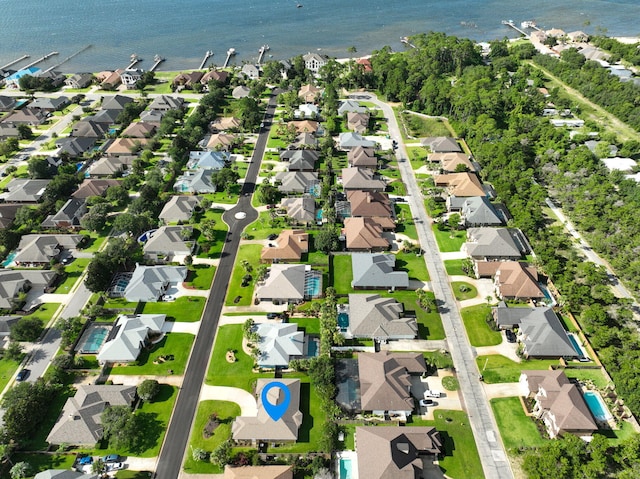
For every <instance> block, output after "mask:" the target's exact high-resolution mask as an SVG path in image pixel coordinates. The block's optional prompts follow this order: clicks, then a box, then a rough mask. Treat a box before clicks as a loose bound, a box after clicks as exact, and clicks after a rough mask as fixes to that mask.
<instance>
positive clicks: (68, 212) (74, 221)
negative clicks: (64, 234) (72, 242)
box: [40, 198, 87, 229]
mask: <svg viewBox="0 0 640 479" xmlns="http://www.w3.org/2000/svg"><path fill="white" fill-rule="evenodd" d="M86 212H87V202H86V200H84V199H78V198H69V199H68V200H67V202H66V203H65V204H64V205H62V208H60V209H59V210H58V211H57V212H56V213H55V214H53V215H49V216H47V217H46V218H45V220H44V221H43V222H42V223H41V224H40V226H42V227H43V228H58V229H78V228H80V219H81V218H82V217H83V216H84V215H85V213H86Z"/></svg>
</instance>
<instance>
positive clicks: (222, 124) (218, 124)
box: [209, 116, 242, 133]
mask: <svg viewBox="0 0 640 479" xmlns="http://www.w3.org/2000/svg"><path fill="white" fill-rule="evenodd" d="M241 129H242V120H240V119H239V118H236V117H235V116H223V117H219V118H216V119H215V120H213V121H212V122H211V123H210V124H209V130H210V131H212V132H213V133H216V132H218V133H219V132H221V131H240V130H241Z"/></svg>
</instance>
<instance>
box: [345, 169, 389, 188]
mask: <svg viewBox="0 0 640 479" xmlns="http://www.w3.org/2000/svg"><path fill="white" fill-rule="evenodd" d="M341 176H342V187H343V188H344V190H345V191H348V190H360V191H369V192H381V191H384V190H385V189H386V188H387V183H386V182H385V181H384V179H382V177H380V176H377V175H376V174H375V173H374V172H373V171H372V170H370V169H368V168H353V167H350V168H343V169H342V174H341Z"/></svg>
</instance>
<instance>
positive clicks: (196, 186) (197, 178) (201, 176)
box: [173, 169, 216, 194]
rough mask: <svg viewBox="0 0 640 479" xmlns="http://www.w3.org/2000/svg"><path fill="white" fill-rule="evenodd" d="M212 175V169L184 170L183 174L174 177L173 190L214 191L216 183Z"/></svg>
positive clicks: (184, 191)
mask: <svg viewBox="0 0 640 479" xmlns="http://www.w3.org/2000/svg"><path fill="white" fill-rule="evenodd" d="M212 175H213V170H210V169H201V170H198V171H186V172H185V173H184V174H183V175H181V176H179V177H177V178H176V181H175V183H174V184H173V191H177V192H178V193H195V194H204V193H215V192H216V185H215V184H214V183H213V181H212V179H211V176H212Z"/></svg>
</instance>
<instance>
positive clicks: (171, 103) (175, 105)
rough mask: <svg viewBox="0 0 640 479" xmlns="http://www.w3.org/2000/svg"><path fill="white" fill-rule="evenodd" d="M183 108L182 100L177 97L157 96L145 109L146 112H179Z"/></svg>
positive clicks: (183, 102)
mask: <svg viewBox="0 0 640 479" xmlns="http://www.w3.org/2000/svg"><path fill="white" fill-rule="evenodd" d="M184 107H185V101H184V98H181V97H178V96H169V95H159V96H157V97H155V98H154V99H153V101H152V102H151V104H150V105H149V106H148V107H147V109H148V110H159V111H169V110H181V109H183V108H184Z"/></svg>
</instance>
